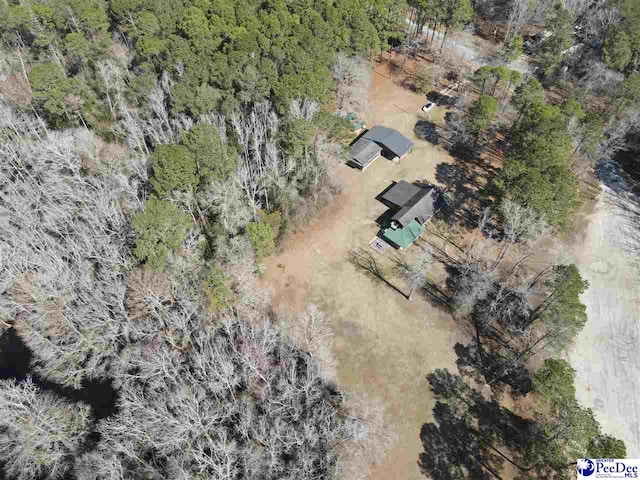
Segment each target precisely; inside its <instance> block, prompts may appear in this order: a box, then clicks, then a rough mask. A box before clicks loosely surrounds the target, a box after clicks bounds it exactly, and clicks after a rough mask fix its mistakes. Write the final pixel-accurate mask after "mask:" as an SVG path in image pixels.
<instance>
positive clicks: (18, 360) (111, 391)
mask: <svg viewBox="0 0 640 480" xmlns="http://www.w3.org/2000/svg"><path fill="white" fill-rule="evenodd" d="M32 361H33V355H32V353H31V351H30V350H29V348H28V347H27V346H26V345H25V344H24V342H23V341H22V339H21V338H20V337H19V336H18V334H17V333H16V331H15V330H14V329H13V328H10V329H9V330H8V331H6V332H5V333H4V334H3V335H2V336H1V337H0V379H9V378H13V379H15V380H16V381H18V382H20V381H23V380H25V379H26V378H27V377H31V378H32V380H33V383H34V384H36V385H37V386H38V387H40V388H41V389H42V390H45V391H50V392H53V393H56V394H57V395H59V396H61V397H64V398H66V399H67V400H69V401H71V402H84V403H86V404H88V405H89V406H91V411H92V413H93V417H94V418H95V419H96V420H100V419H103V418H107V417H109V416H111V415H114V414H115V413H117V410H118V408H117V391H116V390H115V388H114V387H113V385H112V383H111V381H110V380H84V381H83V382H82V385H81V388H80V390H76V389H74V388H70V387H65V386H63V385H60V384H58V383H55V382H52V381H50V380H47V379H45V378H42V377H41V376H40V375H38V374H37V373H36V372H34V371H33V370H32V368H31V365H32Z"/></svg>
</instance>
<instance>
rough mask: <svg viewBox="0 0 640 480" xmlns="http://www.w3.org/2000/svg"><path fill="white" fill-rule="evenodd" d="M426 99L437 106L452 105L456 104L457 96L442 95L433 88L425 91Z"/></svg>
mask: <svg viewBox="0 0 640 480" xmlns="http://www.w3.org/2000/svg"><path fill="white" fill-rule="evenodd" d="M427 99H428V100H429V101H430V102H433V103H435V104H436V105H438V106H439V107H447V108H448V107H452V106H453V105H455V104H456V101H457V98H456V97H455V96H452V95H443V94H442V93H440V92H436V91H435V90H431V91H430V92H429V93H427Z"/></svg>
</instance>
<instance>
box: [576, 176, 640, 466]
mask: <svg viewBox="0 0 640 480" xmlns="http://www.w3.org/2000/svg"><path fill="white" fill-rule="evenodd" d="M629 208H630V209H632V210H633V209H637V206H635V205H634V203H633V202H632V201H631V200H630V199H629V198H625V196H622V195H620V194H619V193H616V192H614V191H613V190H612V189H611V188H609V187H608V186H606V185H604V184H603V185H602V193H601V195H600V197H599V199H598V203H597V205H596V209H595V211H594V213H593V215H592V216H591V218H590V219H589V220H590V223H589V226H588V228H587V231H586V234H585V237H584V239H583V240H582V241H578V242H576V243H575V244H574V245H573V246H572V250H573V252H574V255H575V259H576V264H577V265H578V268H579V269H580V273H581V275H582V276H583V277H584V278H585V279H586V280H588V281H589V289H588V290H587V292H585V294H584V295H583V297H582V301H583V302H584V303H585V305H586V306H587V315H588V317H589V319H588V321H587V325H586V326H585V328H584V330H583V331H582V332H581V333H580V334H579V336H578V338H577V340H576V345H575V348H574V349H573V351H572V352H571V353H570V359H571V363H572V364H573V366H574V368H575V369H576V371H577V381H576V384H577V385H576V386H577V397H578V400H579V401H580V402H581V403H582V404H583V405H585V406H588V407H591V408H593V409H594V411H595V412H596V416H597V418H598V420H599V421H600V423H601V424H602V426H603V430H604V431H605V433H608V434H611V435H615V436H617V437H619V438H622V439H624V441H625V443H626V444H627V456H628V457H629V458H639V457H640V353H639V352H638V349H639V348H640V346H639V344H638V341H639V340H640V281H639V279H640V275H639V272H638V270H637V264H635V260H637V259H636V258H634V256H633V255H632V254H631V253H630V252H629V251H628V240H629V238H630V235H634V236H635V238H638V235H640V233H639V232H637V231H630V228H631V225H630V222H629V220H630V217H629V211H628V210H627V209H629ZM636 211H637V210H636ZM637 212H638V213H636V215H640V212H639V211H637Z"/></svg>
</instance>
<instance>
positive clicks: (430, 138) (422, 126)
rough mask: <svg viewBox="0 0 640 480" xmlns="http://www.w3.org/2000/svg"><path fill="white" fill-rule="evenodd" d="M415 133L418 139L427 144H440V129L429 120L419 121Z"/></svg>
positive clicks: (414, 128) (414, 129)
mask: <svg viewBox="0 0 640 480" xmlns="http://www.w3.org/2000/svg"><path fill="white" fill-rule="evenodd" d="M413 131H414V133H415V135H416V137H418V138H421V139H423V140H426V141H427V142H429V143H431V144H433V145H438V144H439V143H440V134H439V133H438V127H437V126H436V125H435V124H434V123H432V122H429V121H427V120H418V121H417V122H416V125H415V127H413Z"/></svg>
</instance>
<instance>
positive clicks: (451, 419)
mask: <svg viewBox="0 0 640 480" xmlns="http://www.w3.org/2000/svg"><path fill="white" fill-rule="evenodd" d="M427 379H428V381H429V384H430V386H431V390H432V391H433V394H434V395H435V396H436V398H437V399H438V401H437V402H436V405H435V407H434V408H433V417H434V422H431V423H426V424H424V425H423V426H422V428H421V430H420V440H421V442H422V446H423V448H424V452H423V453H421V454H420V455H419V460H418V464H419V466H420V469H421V471H422V473H423V474H425V475H426V476H428V477H429V478H432V479H434V480H436V479H437V480H460V479H464V478H471V479H474V480H475V479H487V480H488V479H494V478H498V479H500V478H502V477H501V476H500V472H501V470H502V468H503V466H504V464H505V462H509V463H511V464H513V465H514V466H516V467H517V468H518V469H519V470H521V471H527V470H528V469H527V468H524V467H522V466H520V465H518V463H517V462H516V460H514V459H513V458H511V453H510V450H512V449H513V450H517V449H522V448H524V447H526V445H527V444H528V443H529V442H531V441H532V440H533V439H535V438H537V437H538V436H539V432H538V426H537V424H536V423H535V422H534V421H532V420H528V419H524V418H522V417H520V416H518V415H516V414H514V413H513V412H511V411H510V410H508V409H506V408H504V407H502V406H501V405H500V404H499V403H498V402H497V401H495V400H493V399H486V398H485V397H484V396H483V395H482V394H481V393H480V392H479V391H477V390H475V389H473V388H471V387H469V386H468V385H467V384H465V382H464V381H463V380H462V378H461V377H460V376H459V375H453V374H451V373H450V372H449V371H448V370H441V369H439V370H436V371H434V372H433V373H431V374H429V375H428V376H427Z"/></svg>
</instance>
